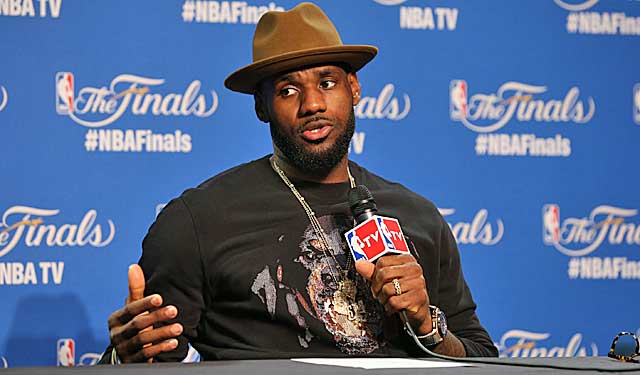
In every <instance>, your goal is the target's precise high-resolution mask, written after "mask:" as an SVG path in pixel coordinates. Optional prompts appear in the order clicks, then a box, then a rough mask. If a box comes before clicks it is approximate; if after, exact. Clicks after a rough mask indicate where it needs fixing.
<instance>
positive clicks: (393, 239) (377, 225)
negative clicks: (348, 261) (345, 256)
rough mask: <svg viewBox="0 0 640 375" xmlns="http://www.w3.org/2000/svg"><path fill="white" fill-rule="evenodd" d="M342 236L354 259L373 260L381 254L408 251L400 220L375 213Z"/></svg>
mask: <svg viewBox="0 0 640 375" xmlns="http://www.w3.org/2000/svg"><path fill="white" fill-rule="evenodd" d="M344 236H345V238H346V239H347V244H348V245H349V250H351V255H353V259H355V260H359V259H364V260H368V261H370V262H373V261H374V260H376V259H378V258H380V257H381V256H383V255H387V254H404V253H409V247H408V246H407V241H406V240H405V238H404V234H403V233H402V229H401V228H400V222H398V220H396V219H392V218H388V217H383V216H378V215H375V216H372V217H370V218H369V219H367V220H366V221H364V222H362V223H360V224H359V225H358V226H356V227H355V228H353V229H351V230H350V231H348V232H347V233H345V235H344Z"/></svg>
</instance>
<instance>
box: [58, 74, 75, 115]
mask: <svg viewBox="0 0 640 375" xmlns="http://www.w3.org/2000/svg"><path fill="white" fill-rule="evenodd" d="M73 81H74V79H73V73H69V72H58V73H56V112H58V114H59V115H68V114H70V113H73V109H74V108H73V91H74V87H73Z"/></svg>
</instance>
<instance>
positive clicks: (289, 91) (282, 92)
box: [280, 87, 295, 96]
mask: <svg viewBox="0 0 640 375" xmlns="http://www.w3.org/2000/svg"><path fill="white" fill-rule="evenodd" d="M294 92H295V90H294V89H292V88H291V87H285V88H283V89H282V90H280V96H290V95H293V93H294Z"/></svg>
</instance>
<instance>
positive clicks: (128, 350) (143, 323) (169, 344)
mask: <svg viewBox="0 0 640 375" xmlns="http://www.w3.org/2000/svg"><path fill="white" fill-rule="evenodd" d="M128 277H129V295H128V296H127V300H126V304H125V306H124V307H123V308H121V309H120V310H118V311H116V312H114V313H113V314H111V316H110V317H109V337H110V338H111V345H112V346H113V347H114V348H115V349H116V352H117V353H118V357H119V358H120V361H122V362H123V363H131V362H145V361H146V362H152V361H153V357H154V356H156V355H158V354H159V353H162V352H168V351H171V350H173V349H175V348H177V347H178V340H177V339H175V337H177V336H179V335H180V334H181V333H182V325H181V324H180V323H174V324H170V325H167V326H163V327H160V328H153V325H154V324H155V323H161V322H165V321H167V320H171V319H173V318H175V317H176V316H178V309H177V308H176V307H175V306H165V307H162V308H160V306H162V297H161V296H160V295H159V294H152V295H150V296H147V297H144V287H145V282H144V273H143V272H142V268H140V266H138V265H137V264H134V265H131V266H130V267H129V274H128Z"/></svg>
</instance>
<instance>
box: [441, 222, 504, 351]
mask: <svg viewBox="0 0 640 375" xmlns="http://www.w3.org/2000/svg"><path fill="white" fill-rule="evenodd" d="M439 218H440V221H441V223H442V224H441V232H440V280H439V281H440V288H439V290H438V293H439V295H440V306H438V307H439V308H440V309H441V310H442V311H444V313H445V315H446V317H447V325H448V327H449V331H450V332H452V333H453V334H454V335H455V336H456V337H457V338H458V339H460V341H461V342H462V344H463V345H464V348H465V350H466V352H467V356H468V357H497V356H498V349H497V348H496V347H495V345H494V344H493V341H492V340H491V337H490V336H489V333H487V331H486V330H485V329H484V328H483V327H482V325H481V324H480V320H479V319H478V316H477V315H476V312H475V311H476V304H475V302H474V301H473V297H472V296H471V291H470V290H469V287H468V286H467V283H466V281H465V279H464V276H463V273H462V266H461V264H460V253H459V251H458V247H457V245H456V240H455V238H454V237H453V234H452V233H451V229H450V228H449V225H448V224H447V222H446V221H445V220H444V218H443V217H442V216H440V215H439Z"/></svg>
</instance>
